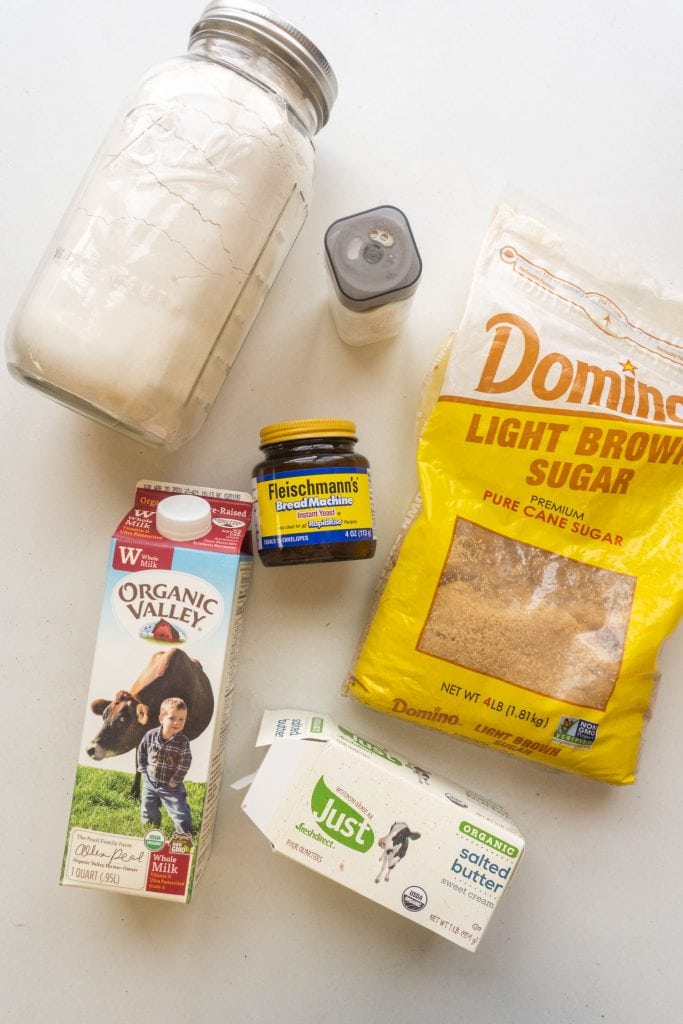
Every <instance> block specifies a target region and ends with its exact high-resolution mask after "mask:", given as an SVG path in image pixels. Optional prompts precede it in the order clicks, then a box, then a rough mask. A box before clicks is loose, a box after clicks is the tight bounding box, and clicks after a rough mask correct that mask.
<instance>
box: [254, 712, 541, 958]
mask: <svg viewBox="0 0 683 1024" xmlns="http://www.w3.org/2000/svg"><path fill="white" fill-rule="evenodd" d="M267 745H270V749H269V751H268V752H267V754H266V756H265V758H264V760H263V762H262V764H261V766H260V768H259V769H258V771H257V772H256V775H255V776H254V778H253V781H252V782H251V786H250V789H249V791H248V793H247V795H246V797H245V799H244V801H243V803H242V809H243V810H244V811H245V812H246V814H247V815H248V816H249V817H250V818H251V819H252V821H253V822H254V823H255V824H256V825H257V826H258V828H259V829H260V830H261V831H262V832H263V833H264V834H265V835H266V836H267V838H268V839H269V840H270V842H271V845H272V847H273V850H274V851H276V852H277V853H284V854H286V855H287V856H288V857H291V858H292V859H293V860H296V861H298V862H299V863H302V864H305V865H306V866H307V867H309V868H312V869H313V870H314V871H317V872H319V873H320V874H322V875H325V876H326V877H328V878H332V879H334V880H335V881H336V882H339V883H341V884H342V885H344V886H346V887H348V888H349V889H353V890H355V891H356V892H359V893H361V894H362V895H363V896H367V897H368V898H369V899H371V900H373V901H374V902H375V903H380V904H381V905H382V906H384V907H388V908H389V909H390V910H394V911H396V913H398V914H401V915H402V916H403V917H407V918H410V919H411V920H413V921H415V922H417V923H418V924H421V925H423V926H424V927H425V928H429V929H430V930H431V931H434V932H436V933H437V934H439V935H442V936H443V937H444V938H446V939H448V940H449V941H451V942H453V943H455V944H456V945H458V946H462V947H463V948H464V949H467V950H470V951H475V950H476V949H477V946H478V944H479V942H480V940H481V937H482V935H483V934H484V931H485V929H486V927H487V925H488V924H489V921H490V920H491V917H492V915H493V912H494V910H495V909H496V907H497V905H498V902H499V900H500V898H501V897H502V895H503V893H504V892H505V891H506V889H507V887H508V885H509V884H510V880H511V878H512V876H513V874H514V872H515V870H516V868H517V865H518V864H519V862H520V859H521V857H522V854H523V851H524V839H523V838H522V836H521V835H520V833H519V831H518V830H517V829H516V828H515V826H514V825H513V824H512V822H511V821H510V819H509V817H508V815H507V812H506V811H505V810H504V809H503V808H502V807H500V806H499V805H498V804H496V803H493V802H492V801H491V800H488V799H486V798H485V797H483V796H479V795H478V794H476V793H473V792H471V791H470V790H468V789H465V788H463V787H462V786H458V785H456V784H455V783H452V782H447V781H446V780H444V779H441V778H439V777H438V776H436V775H434V774H432V773H431V772H430V771H427V770H426V769H424V768H421V767H418V766H417V765H414V764H411V763H410V762H408V761H406V760H405V758H403V757H401V756H398V755H396V754H393V753H391V752H390V751H388V750H386V749H385V748H384V747H382V746H378V745H377V744H376V743H373V742H372V741H370V740H367V739H363V738H362V737H361V736H358V735H357V734H356V733H355V732H353V731H351V730H349V729H346V728H344V727H343V726H341V725H337V724H336V723H335V722H333V721H331V720H330V719H329V718H328V717H326V716H325V715H322V714H315V713H312V712H309V711H291V710H287V711H266V712H265V713H264V716H263V721H262V723H261V729H260V732H259V736H258V739H257V742H256V746H257V747H258V746H267Z"/></svg>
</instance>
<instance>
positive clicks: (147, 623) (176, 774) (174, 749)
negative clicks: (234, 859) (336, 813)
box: [61, 481, 252, 903]
mask: <svg viewBox="0 0 683 1024" xmlns="http://www.w3.org/2000/svg"><path fill="white" fill-rule="evenodd" d="M251 505H252V502H251V497H250V496H249V495H248V494H243V493H241V492H239V491H223V490H210V489H207V488H201V487H185V486H180V485H175V484H166V483H156V482H150V481H142V482H140V483H139V484H138V485H137V490H136V494H135V503H134V506H133V508H132V509H131V510H130V512H129V513H128V515H127V516H126V517H125V519H124V520H123V521H122V522H121V524H120V525H119V526H118V528H117V529H116V530H115V532H114V536H113V539H112V542H111V550H110V561H109V570H108V574H107V579H106V586H105V594H104V602H103V606H102V614H101V617H100V624H99V631H98V634H97V644H96V649H95V657H94V663H93V669H92V676H91V680H90V689H89V694H88V708H87V711H86V714H85V722H84V726H83V734H82V740H81V744H80V749H79V756H78V767H77V773H76V783H75V787H74V795H73V802H72V807H71V816H70V820H69V827H68V835H67V842H66V851H65V857H64V864H63V868H62V877H61V881H62V883H63V884H64V885H78V886H85V887H87V888H94V889H108V890H111V891H115V892H121V893H128V894H134V895H138V896H150V897H155V898H157V899H165V900H174V901H176V902H183V903H186V902H188V901H189V899H190V896H191V893H192V888H193V885H194V884H195V883H196V881H197V880H198V878H199V876H200V874H201V872H202V869H203V867H204V865H205V863H206V860H207V857H208V854H209V850H210V846H211V838H212V833H213V828H214V823H215V817H216V808H217V803H218V794H219V788H220V780H221V771H222V765H223V752H224V748H225V742H226V736H227V729H228V719H229V715H230V706H231V702H232V693H233V686H234V676H235V666H236V657H237V647H238V642H239V637H240V629H241V621H242V614H243V610H244V604H245V600H246V595H247V588H248V582H249V577H250V573H251V563H252V557H251V538H250V533H249V523H250V518H251ZM140 768H141V769H143V771H142V775H140V774H139V772H138V771H137V769H140ZM141 782H142V786H140V783H141Z"/></svg>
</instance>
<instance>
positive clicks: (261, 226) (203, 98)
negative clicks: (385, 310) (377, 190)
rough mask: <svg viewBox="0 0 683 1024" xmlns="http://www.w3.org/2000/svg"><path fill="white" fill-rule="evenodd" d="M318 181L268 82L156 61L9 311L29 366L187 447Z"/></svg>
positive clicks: (152, 435)
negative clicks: (25, 292)
mask: <svg viewBox="0 0 683 1024" xmlns="http://www.w3.org/2000/svg"><path fill="white" fill-rule="evenodd" d="M312 177H313V148H312V145H311V143H310V140H309V139H308V138H307V137H306V135H305V134H304V133H303V132H301V131H300V130H299V129H298V128H297V127H296V126H295V125H294V124H293V123H291V122H290V120H289V115H288V108H287V106H286V105H285V103H284V101H282V100H280V99H278V98H277V97H276V96H275V95H274V94H273V93H270V92H268V91H266V90H264V89H262V88H260V87H259V86H258V85H256V84H254V83H253V82H251V81H249V80H248V79H247V78H244V77H242V76H241V75H240V74H238V73H237V72H235V71H232V70H231V69H230V68H228V67H225V66H221V65H218V64H216V63H212V62H210V61H206V60H198V59H195V58H192V57H190V58H184V57H182V58H176V59H174V60H171V61H169V62H167V63H165V64H162V65H159V66H157V67H156V68H154V69H152V71H151V72H150V73H149V74H148V75H147V77H146V78H145V79H143V81H142V83H141V85H140V87H139V89H138V91H137V92H136V93H135V95H134V96H133V97H132V98H131V100H130V101H129V106H128V109H127V111H126V113H125V114H124V116H123V117H122V119H121V121H120V124H118V125H117V126H116V127H115V128H114V129H113V130H112V132H111V133H110V135H109V136H108V138H107V140H106V143H105V146H104V148H103V149H101V150H100V152H99V154H98V156H97V158H96V160H95V163H94V165H93V168H92V170H91V172H90V174H89V175H88V177H87V178H86V180H85V181H84V183H83V185H82V186H81V188H80V191H79V192H78V194H77V196H76V198H75V200H74V203H73V207H72V212H71V216H70V217H69V218H68V219H67V220H66V221H65V222H64V223H63V225H62V227H61V228H60V229H59V231H58V233H57V235H56V236H55V238H54V239H53V242H52V244H51V246H50V248H49V250H48V253H47V256H46V258H45V260H44V262H43V264H42V265H41V266H40V268H39V270H38V272H37V275H36V278H35V280H34V282H33V284H32V287H31V290H30V291H29V293H28V296H27V299H26V301H25V304H24V305H23V306H22V307H20V309H19V311H18V313H17V317H16V320H15V323H14V325H13V331H14V337H15V339H16V340H17V345H18V346H20V347H23V348H24V349H25V350H27V351H28V352H29V354H30V373H31V374H32V375H33V377H34V378H37V379H38V381H40V380H43V381H46V382H49V385H48V386H49V390H51V391H52V392H53V393H55V394H56V395H57V396H59V391H60V390H61V391H63V392H65V393H68V394H69V395H77V396H78V397H79V398H80V399H81V400H82V401H83V403H84V404H86V405H87V406H90V407H91V408H94V409H95V410H99V411H101V412H102V413H103V414H104V415H103V417H102V418H106V419H108V420H112V421H119V422H123V423H124V424H127V425H129V426H131V425H132V426H133V428H134V430H135V431H136V432H139V433H141V434H143V435H145V436H146V437H147V438H148V439H150V440H153V441H157V442H158V443H161V444H166V445H169V446H173V445H174V444H177V443H182V441H183V440H185V439H186V436H185V435H187V436H189V435H190V434H191V433H193V432H194V431H193V429H191V424H192V421H193V420H194V421H199V422H201V420H203V418H204V416H205V414H206V410H207V409H208V407H209V406H210V405H211V403H212V401H213V399H214V397H215V395H216V393H217V392H218V390H219V388H220V386H221V384H222V382H223V379H224V377H225V374H226V373H227V371H228V370H229V368H230V366H231V364H232V362H233V361H234V359H235V356H236V355H237V352H238V350H239V348H240V346H241V344H242V342H243V340H244V338H245V336H246V334H247V332H248V330H249V327H250V326H251V323H252V321H253V319H254V318H255V316H256V313H257V312H258V309H259V308H260V305H261V302H262V301H263V298H264V296H265V293H266V292H267V290H268V288H269V286H270V284H271V283H272V281H273V279H274V278H275V276H276V274H277V272H278V270H279V268H280V265H281V263H282V261H283V259H284V257H285V255H286V253H287V251H288V249H289V247H290V245H291V242H292V240H293V238H294V237H295V236H296V234H297V233H298V231H299V229H300V228H301V225H302V224H303V221H304V218H305V215H306V201H307V198H308V196H307V195H306V191H307V190H309V189H310V186H311V183H312ZM228 318H229V323H228V325H227V328H226V322H227V321H228ZM224 328H226V329H225V330H224ZM219 337H220V340H219V341H218V343H217V339H219ZM169 366H170V367H171V369H169ZM207 369H208V370H209V371H210V372H208V373H207V372H206V371H207ZM20 372H21V371H20ZM200 378H202V379H200ZM179 408H182V409H183V413H182V422H179V417H178V409H179Z"/></svg>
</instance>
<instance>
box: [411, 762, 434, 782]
mask: <svg viewBox="0 0 683 1024" xmlns="http://www.w3.org/2000/svg"><path fill="white" fill-rule="evenodd" d="M406 768H410V770H411V772H414V773H415V774H416V775H417V778H418V781H419V783H420V785H421V786H422V785H425V786H428V785H429V780H430V779H431V777H432V773H431V772H428V771H427V769H426V768H420V766H419V764H410V762H409V761H406Z"/></svg>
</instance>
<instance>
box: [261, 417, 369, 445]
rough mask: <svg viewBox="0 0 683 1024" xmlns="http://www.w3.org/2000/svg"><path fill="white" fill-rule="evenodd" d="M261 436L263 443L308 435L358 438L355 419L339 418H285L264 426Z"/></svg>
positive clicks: (295, 438)
mask: <svg viewBox="0 0 683 1024" xmlns="http://www.w3.org/2000/svg"><path fill="white" fill-rule="evenodd" d="M260 437H261V445H268V444H280V443H281V442H283V441H294V440H297V439H300V438H307V437H352V438H354V439H355V440H358V438H357V436H356V424H355V423H354V422H353V420H339V419H310V420H284V421H283V422H282V423H271V424H270V425H269V426H267V427H262V428H261V432H260Z"/></svg>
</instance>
